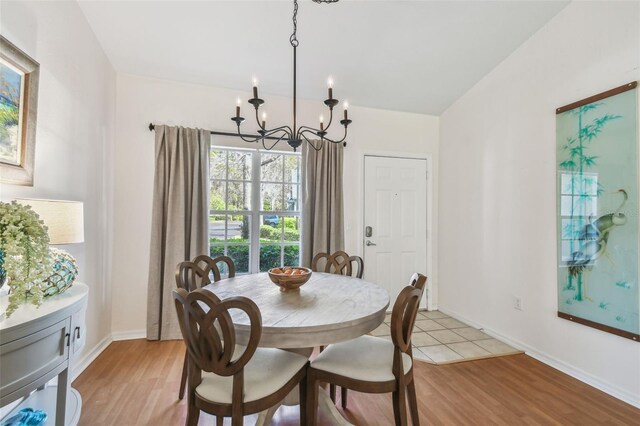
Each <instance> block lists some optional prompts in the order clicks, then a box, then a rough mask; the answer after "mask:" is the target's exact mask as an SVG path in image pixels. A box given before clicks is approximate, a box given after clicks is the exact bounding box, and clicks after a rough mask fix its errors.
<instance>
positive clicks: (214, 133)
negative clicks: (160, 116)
mask: <svg viewBox="0 0 640 426" xmlns="http://www.w3.org/2000/svg"><path fill="white" fill-rule="evenodd" d="M155 128H156V125H155V124H153V123H149V131H151V132H153V131H154V130H155ZM209 132H210V133H211V134H212V135H218V136H231V137H236V138H239V137H241V136H244V137H245V138H255V137H256V136H258V135H247V134H238V133H231V132H216V131H214V130H210V131H209ZM265 139H273V140H276V139H280V138H278V137H275V136H266V137H265Z"/></svg>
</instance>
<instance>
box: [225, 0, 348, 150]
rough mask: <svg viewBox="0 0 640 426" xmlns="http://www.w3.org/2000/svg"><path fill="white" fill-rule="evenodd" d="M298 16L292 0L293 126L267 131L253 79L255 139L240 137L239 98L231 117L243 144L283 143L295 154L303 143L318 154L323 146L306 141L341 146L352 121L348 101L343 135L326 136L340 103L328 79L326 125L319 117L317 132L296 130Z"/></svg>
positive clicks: (321, 0)
mask: <svg viewBox="0 0 640 426" xmlns="http://www.w3.org/2000/svg"><path fill="white" fill-rule="evenodd" d="M337 1H338V0H313V2H314V3H335V2H337ZM297 15H298V0H294V2H293V33H292V34H291V37H289V43H290V44H291V47H293V126H286V125H285V126H280V127H274V128H268V127H267V114H266V113H265V112H263V113H262V121H260V119H259V117H260V114H259V109H260V106H261V105H263V104H264V103H265V101H264V100H263V99H260V98H259V97H258V81H257V79H255V78H254V79H253V97H252V98H251V99H249V100H248V102H249V103H250V104H251V105H253V107H254V109H255V115H256V122H257V123H258V127H259V130H258V135H255V136H253V135H251V136H249V137H247V136H248V135H243V134H242V133H241V132H240V125H241V124H242V122H243V121H244V120H245V119H244V117H241V116H240V106H241V100H240V99H239V98H238V102H237V105H236V115H235V117H232V118H231V120H233V121H234V122H235V123H236V125H237V127H238V136H239V137H240V138H242V140H244V141H245V142H262V146H263V147H264V148H265V149H267V150H270V149H272V148H273V147H275V146H276V145H277V144H278V142H280V141H282V140H284V141H286V142H287V143H288V144H289V146H291V147H292V148H293V150H294V151H296V150H297V149H298V147H300V145H302V141H303V140H305V141H307V142H308V143H309V145H310V146H311V147H312V148H313V149H315V150H316V151H319V150H320V149H321V148H322V146H323V145H324V144H322V143H321V144H319V145H318V146H316V145H315V144H314V143H313V142H312V141H311V140H310V139H309V138H312V139H314V138H315V137H319V138H320V140H321V141H327V142H331V143H335V144H339V143H343V142H344V141H345V139H346V138H347V127H348V126H349V124H351V120H349V116H348V108H349V105H348V103H347V102H344V115H343V119H342V120H340V124H341V125H343V126H344V136H343V137H342V139H340V140H332V139H329V138H327V137H326V135H327V131H328V130H329V127H331V123H332V122H333V109H334V107H335V106H336V105H338V103H339V101H338V100H337V99H334V98H333V80H332V79H331V78H329V80H328V82H327V85H328V98H327V99H325V101H324V104H325V105H326V106H327V107H328V108H329V122H328V123H327V125H326V126H325V125H324V118H323V116H322V115H321V116H320V128H319V129H318V128H313V127H308V126H299V127H298V123H297V121H296V118H297V103H296V100H297V99H296V77H297V74H296V69H297V65H296V49H297V47H298V44H299V42H298V39H297V37H296V32H297V30H298V22H297ZM266 139H269V140H275V142H273V144H271V145H270V146H267V144H266V143H265V140H266ZM344 144H345V146H346V142H344Z"/></svg>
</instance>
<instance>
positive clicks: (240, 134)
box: [238, 124, 262, 143]
mask: <svg viewBox="0 0 640 426" xmlns="http://www.w3.org/2000/svg"><path fill="white" fill-rule="evenodd" d="M238 137H239V138H240V139H242V140H243V141H245V142H249V143H256V142H258V141H259V140H260V139H262V136H257V137H255V138H254V139H249V138H245V137H244V136H243V135H242V133H240V124H238Z"/></svg>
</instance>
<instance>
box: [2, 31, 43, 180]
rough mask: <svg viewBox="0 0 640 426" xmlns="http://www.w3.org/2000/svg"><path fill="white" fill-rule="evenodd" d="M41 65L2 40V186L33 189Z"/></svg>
mask: <svg viewBox="0 0 640 426" xmlns="http://www.w3.org/2000/svg"><path fill="white" fill-rule="evenodd" d="M39 73H40V65H39V64H38V63H37V62H36V61H34V60H33V59H32V58H30V57H29V56H27V54H25V53H24V52H23V51H21V50H20V49H18V48H17V47H16V46H14V45H13V44H11V43H10V42H9V41H8V40H7V39H5V38H4V37H2V36H0V182H3V183H10V184H14V185H28V186H33V161H34V157H35V156H34V154H35V144H36V115H37V109H38V79H39Z"/></svg>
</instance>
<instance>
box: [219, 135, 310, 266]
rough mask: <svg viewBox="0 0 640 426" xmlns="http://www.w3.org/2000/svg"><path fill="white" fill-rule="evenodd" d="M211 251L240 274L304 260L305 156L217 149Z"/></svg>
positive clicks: (294, 263) (295, 263)
mask: <svg viewBox="0 0 640 426" xmlns="http://www.w3.org/2000/svg"><path fill="white" fill-rule="evenodd" d="M209 173H210V180H211V190H210V191H211V192H210V201H209V252H210V256H211V257H215V256H220V255H223V254H224V255H227V256H229V257H230V258H232V259H233V261H234V263H235V265H236V272H237V273H239V274H241V273H253V272H258V271H267V270H268V269H270V268H273V267H276V266H283V265H288V266H292V265H299V263H300V255H299V253H300V204H299V199H300V155H299V154H294V153H282V152H277V153H276V152H273V151H270V152H263V151H257V150H245V149H227V148H221V147H212V149H211V157H210V172H209Z"/></svg>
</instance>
